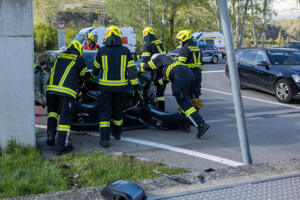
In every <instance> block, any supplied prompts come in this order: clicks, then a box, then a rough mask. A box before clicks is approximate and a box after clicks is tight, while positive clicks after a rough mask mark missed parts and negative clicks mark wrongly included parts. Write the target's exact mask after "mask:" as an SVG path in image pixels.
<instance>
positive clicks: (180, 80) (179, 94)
mask: <svg viewBox="0 0 300 200" xmlns="http://www.w3.org/2000/svg"><path fill="white" fill-rule="evenodd" d="M173 70H174V77H173V80H172V92H173V95H174V96H175V98H176V101H177V103H178V105H179V106H178V107H179V109H180V111H181V112H182V113H183V114H184V115H185V116H186V117H187V118H188V119H189V120H190V121H191V122H192V123H193V124H194V125H195V126H196V127H198V126H199V125H200V124H203V123H204V120H203V118H202V117H201V115H200V114H199V113H198V111H197V110H196V108H195V107H194V106H193V104H192V96H193V94H194V91H195V85H196V79H195V75H194V73H193V72H192V71H191V70H190V69H189V68H186V67H177V68H175V69H173Z"/></svg>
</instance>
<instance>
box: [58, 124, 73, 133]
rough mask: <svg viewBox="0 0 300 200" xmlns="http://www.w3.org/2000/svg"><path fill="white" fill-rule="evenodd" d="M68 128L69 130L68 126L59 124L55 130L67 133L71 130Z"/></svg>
mask: <svg viewBox="0 0 300 200" xmlns="http://www.w3.org/2000/svg"><path fill="white" fill-rule="evenodd" d="M70 128H71V126H70V125H62V124H59V125H58V127H57V130H58V131H67V132H69V131H70V130H71V129H70Z"/></svg>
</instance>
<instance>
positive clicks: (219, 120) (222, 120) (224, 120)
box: [205, 119, 234, 123]
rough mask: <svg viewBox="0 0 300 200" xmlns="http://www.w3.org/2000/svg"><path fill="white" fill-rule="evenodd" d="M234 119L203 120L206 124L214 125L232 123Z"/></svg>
mask: <svg viewBox="0 0 300 200" xmlns="http://www.w3.org/2000/svg"><path fill="white" fill-rule="evenodd" d="M232 120H234V119H215V120H205V122H207V123H216V122H227V121H232Z"/></svg>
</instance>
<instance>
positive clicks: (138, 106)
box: [36, 50, 185, 130]
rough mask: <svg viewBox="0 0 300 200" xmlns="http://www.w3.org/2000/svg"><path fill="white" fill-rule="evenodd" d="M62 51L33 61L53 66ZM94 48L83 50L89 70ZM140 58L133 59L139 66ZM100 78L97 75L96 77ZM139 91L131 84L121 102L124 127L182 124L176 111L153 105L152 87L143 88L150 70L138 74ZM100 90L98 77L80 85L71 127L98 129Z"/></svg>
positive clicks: (175, 126)
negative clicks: (161, 108)
mask: <svg viewBox="0 0 300 200" xmlns="http://www.w3.org/2000/svg"><path fill="white" fill-rule="evenodd" d="M60 53H62V51H61V50H57V51H46V52H44V53H42V54H41V55H40V56H39V57H38V59H37V61H36V63H37V64H39V63H41V62H46V63H47V66H48V67H49V68H50V70H51V68H52V67H53V64H54V62H55V60H56V57H57V56H58V55H59V54H60ZM96 54H97V51H93V50H91V51H83V57H84V58H85V62H86V65H87V67H88V69H89V71H91V70H92V69H93V63H94V59H95V56H96ZM138 63H140V61H137V62H136V65H138ZM98 78H99V77H98ZM139 82H140V85H141V88H140V89H141V93H140V94H137V93H134V90H133V89H132V88H131V87H128V89H127V91H126V98H125V100H124V102H123V106H124V107H123V113H124V127H125V128H127V129H128V128H129V129H132V128H142V127H155V128H159V129H163V130H168V129H176V128H178V127H179V126H180V124H181V123H184V121H185V117H184V116H183V115H181V114H180V113H179V112H162V111H160V110H158V109H157V108H156V107H155V106H154V103H155V99H156V98H155V92H154V88H153V87H146V85H148V84H147V83H149V82H151V73H150V72H146V73H142V74H139ZM99 94H100V92H99V89H98V80H97V79H96V81H95V82H94V83H91V82H88V83H82V84H80V87H79V91H78V95H77V99H76V100H77V105H76V110H75V114H74V119H73V122H72V124H71V129H73V130H82V129H85V128H87V127H94V128H97V127H98V126H99V120H98V116H99V105H98V101H97V98H98V96H99Z"/></svg>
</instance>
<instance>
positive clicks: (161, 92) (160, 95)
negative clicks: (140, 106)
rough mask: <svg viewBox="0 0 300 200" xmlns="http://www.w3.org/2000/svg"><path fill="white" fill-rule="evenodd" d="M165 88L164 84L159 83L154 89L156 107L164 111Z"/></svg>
mask: <svg viewBox="0 0 300 200" xmlns="http://www.w3.org/2000/svg"><path fill="white" fill-rule="evenodd" d="M165 90H166V85H159V86H157V90H156V107H157V108H158V109H159V110H161V111H165V101H166V99H165Z"/></svg>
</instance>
